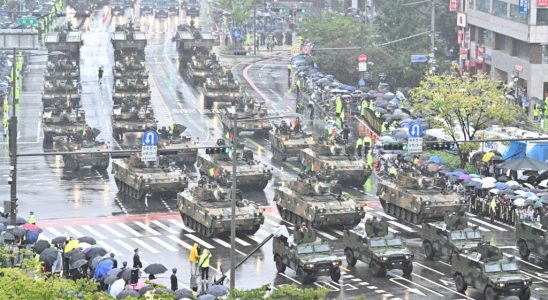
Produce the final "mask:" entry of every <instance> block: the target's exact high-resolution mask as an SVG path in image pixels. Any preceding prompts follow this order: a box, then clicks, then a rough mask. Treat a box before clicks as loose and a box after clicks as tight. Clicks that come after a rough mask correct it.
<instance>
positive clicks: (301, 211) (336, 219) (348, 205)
mask: <svg viewBox="0 0 548 300" xmlns="http://www.w3.org/2000/svg"><path fill="white" fill-rule="evenodd" d="M274 202H276V206H277V207H278V211H279V213H280V216H281V217H282V218H283V219H284V220H286V221H288V222H291V223H293V224H301V223H303V222H304V223H306V224H309V225H310V226H312V227H314V228H319V227H332V226H337V227H354V226H356V225H358V224H359V223H360V221H361V219H362V218H363V217H364V216H365V211H364V208H363V206H360V205H359V204H358V203H356V202H355V201H354V200H352V199H351V198H349V197H347V196H344V195H342V191H341V188H340V186H338V185H336V184H334V182H332V181H328V180H319V179H318V178H317V177H316V176H315V175H314V174H306V175H305V174H301V175H300V176H299V179H297V180H296V181H292V182H290V183H289V184H288V185H286V186H280V187H276V188H275V189H274Z"/></svg>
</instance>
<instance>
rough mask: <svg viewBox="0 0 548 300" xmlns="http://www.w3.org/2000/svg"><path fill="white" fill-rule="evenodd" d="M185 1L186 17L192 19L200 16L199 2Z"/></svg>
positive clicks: (196, 0) (193, 0)
mask: <svg viewBox="0 0 548 300" xmlns="http://www.w3.org/2000/svg"><path fill="white" fill-rule="evenodd" d="M185 1H186V4H185V6H186V15H187V16H189V17H191V18H194V17H199V16H200V2H198V0H185Z"/></svg>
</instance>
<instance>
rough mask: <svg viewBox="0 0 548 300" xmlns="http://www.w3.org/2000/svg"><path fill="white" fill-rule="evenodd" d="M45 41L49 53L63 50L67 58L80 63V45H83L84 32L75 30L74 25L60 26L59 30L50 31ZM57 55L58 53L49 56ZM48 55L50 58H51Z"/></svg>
mask: <svg viewBox="0 0 548 300" xmlns="http://www.w3.org/2000/svg"><path fill="white" fill-rule="evenodd" d="M44 43H45V44H46V48H47V49H48V53H51V52H63V53H64V55H62V57H65V58H67V59H70V60H72V61H75V62H77V63H78V64H79V63H80V47H81V46H82V45H83V43H84V41H83V40H82V33H81V32H80V31H73V30H72V27H71V26H70V25H68V26H67V27H62V28H59V29H58V30H57V31H52V32H49V33H48V34H47V36H46V38H45V41H44ZM49 57H52V58H53V57H57V55H54V56H49ZM49 57H48V58H49Z"/></svg>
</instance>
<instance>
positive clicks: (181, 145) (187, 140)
mask: <svg viewBox="0 0 548 300" xmlns="http://www.w3.org/2000/svg"><path fill="white" fill-rule="evenodd" d="M170 128H171V130H170V131H168V130H167V129H166V128H165V127H163V128H161V129H160V130H158V133H159V135H158V137H159V141H158V147H159V148H160V149H166V150H169V154H165V155H166V156H168V158H169V160H170V161H171V162H174V163H176V164H179V165H187V166H193V165H194V163H196V158H197V156H198V149H197V148H196V147H197V146H198V145H197V144H196V141H193V140H192V138H191V137H190V136H185V135H183V132H184V131H185V129H186V127H185V126H183V125H180V124H173V125H172V126H170Z"/></svg>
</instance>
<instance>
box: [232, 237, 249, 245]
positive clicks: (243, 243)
mask: <svg viewBox="0 0 548 300" xmlns="http://www.w3.org/2000/svg"><path fill="white" fill-rule="evenodd" d="M236 243H238V244H240V245H242V246H245V247H247V246H251V244H250V243H248V242H246V241H244V240H242V239H241V238H239V237H236Z"/></svg>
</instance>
